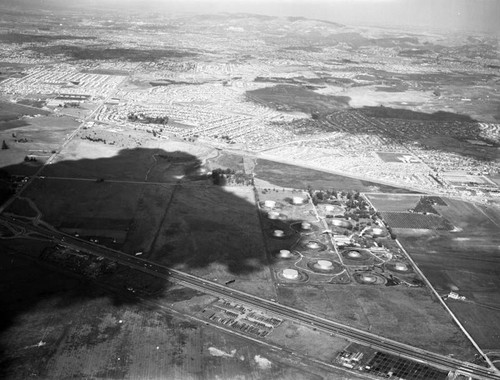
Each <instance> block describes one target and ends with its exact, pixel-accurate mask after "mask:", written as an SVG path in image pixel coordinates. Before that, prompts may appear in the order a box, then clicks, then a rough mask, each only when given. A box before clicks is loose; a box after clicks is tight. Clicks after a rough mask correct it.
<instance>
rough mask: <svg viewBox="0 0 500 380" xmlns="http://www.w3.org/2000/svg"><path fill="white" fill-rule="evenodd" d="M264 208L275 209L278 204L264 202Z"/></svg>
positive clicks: (268, 201)
mask: <svg viewBox="0 0 500 380" xmlns="http://www.w3.org/2000/svg"><path fill="white" fill-rule="evenodd" d="M264 206H266V207H269V208H273V207H274V206H276V202H275V201H270V200H267V201H264Z"/></svg>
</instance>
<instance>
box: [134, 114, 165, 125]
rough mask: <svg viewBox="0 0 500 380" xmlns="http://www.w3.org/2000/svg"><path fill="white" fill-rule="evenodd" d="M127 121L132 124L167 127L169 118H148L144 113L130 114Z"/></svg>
mask: <svg viewBox="0 0 500 380" xmlns="http://www.w3.org/2000/svg"><path fill="white" fill-rule="evenodd" d="M127 119H128V120H129V121H132V122H139V123H144V124H163V125H167V124H168V121H169V118H168V116H148V115H145V114H144V113H142V112H141V113H135V112H131V113H129V114H128V116H127Z"/></svg>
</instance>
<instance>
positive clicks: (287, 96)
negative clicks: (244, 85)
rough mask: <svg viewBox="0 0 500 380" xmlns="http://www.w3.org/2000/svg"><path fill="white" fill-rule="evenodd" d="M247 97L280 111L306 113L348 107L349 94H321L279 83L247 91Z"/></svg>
mask: <svg viewBox="0 0 500 380" xmlns="http://www.w3.org/2000/svg"><path fill="white" fill-rule="evenodd" d="M246 96H247V99H248V100H251V101H254V102H256V103H258V104H263V105H266V106H268V107H270V108H275V109H276V110H279V111H299V112H304V113H312V112H325V111H331V110H337V109H343V108H347V106H348V104H349V100H350V98H349V97H347V96H327V95H320V94H317V93H316V92H314V91H311V90H308V89H306V88H304V87H301V86H292V85H277V86H274V87H265V88H261V89H258V90H253V91H247V93H246Z"/></svg>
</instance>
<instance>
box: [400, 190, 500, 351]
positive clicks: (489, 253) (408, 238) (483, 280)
mask: <svg viewBox="0 0 500 380" xmlns="http://www.w3.org/2000/svg"><path fill="white" fill-rule="evenodd" d="M444 200H445V202H446V203H447V204H448V206H436V208H437V209H438V210H439V212H440V213H441V214H442V215H443V216H444V217H446V218H447V219H448V220H449V221H450V222H451V223H452V224H453V225H454V226H456V227H459V228H460V230H459V231H433V233H432V234H426V235H425V236H415V235H413V234H408V235H406V234H405V232H404V230H402V229H400V230H398V236H399V240H400V241H401V243H402V244H403V246H404V247H405V248H406V250H407V251H408V253H409V254H410V255H411V256H412V258H413V259H414V260H415V262H416V263H417V264H418V266H419V267H420V269H421V270H422V271H423V272H424V274H425V276H426V277H427V278H428V279H429V281H430V282H431V283H432V284H433V286H434V287H435V288H436V290H437V291H438V292H440V293H441V294H447V293H448V292H450V291H454V292H457V293H459V294H460V295H464V296H466V298H467V301H465V303H464V304H463V305H462V304H458V303H457V301H453V300H449V301H447V302H449V303H450V307H452V309H453V311H454V312H455V313H456V315H457V317H458V319H459V320H460V321H462V323H464V324H466V327H467V328H468V329H469V331H470V333H471V335H472V336H473V338H474V339H475V340H476V342H477V343H478V344H479V346H480V347H484V348H490V349H491V348H498V342H499V337H500V330H499V328H498V324H494V323H492V321H493V320H498V310H497V308H498V302H499V300H500V294H499V291H498V289H499V288H500V282H499V278H500V269H499V268H500V265H499V257H498V247H499V246H500V238H499V237H498V226H497V225H495V224H494V223H493V222H492V221H491V220H490V219H488V218H487V217H486V216H485V214H483V213H482V212H481V211H480V209H479V208H478V207H476V206H474V205H473V204H471V203H466V202H463V201H458V200H454V199H449V198H445V199H444ZM490 212H491V213H492V214H497V213H498V212H494V211H493V210H492V209H491V210H490ZM480 326H483V327H484V326H488V327H484V328H481V327H480ZM485 331H488V332H487V333H486V332H485Z"/></svg>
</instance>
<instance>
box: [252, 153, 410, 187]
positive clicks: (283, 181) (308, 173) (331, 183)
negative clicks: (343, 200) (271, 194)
mask: <svg viewBox="0 0 500 380" xmlns="http://www.w3.org/2000/svg"><path fill="white" fill-rule="evenodd" d="M255 176H256V177H257V178H259V179H263V180H265V181H267V182H270V183H272V184H274V185H276V186H279V187H291V188H297V189H306V188H307V186H309V185H310V186H312V187H313V188H314V189H332V188H333V189H336V190H356V191H363V192H364V191H372V190H373V189H377V191H381V192H384V193H395V192H398V193H404V192H410V191H409V190H405V189H400V188H397V187H392V186H388V185H383V184H380V183H375V182H368V181H363V180H359V179H356V178H350V177H345V176H342V175H338V174H331V173H326V172H322V171H319V170H312V169H308V168H303V167H300V166H295V165H289V164H282V163H279V162H275V161H269V160H263V159H259V160H257V165H255Z"/></svg>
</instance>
